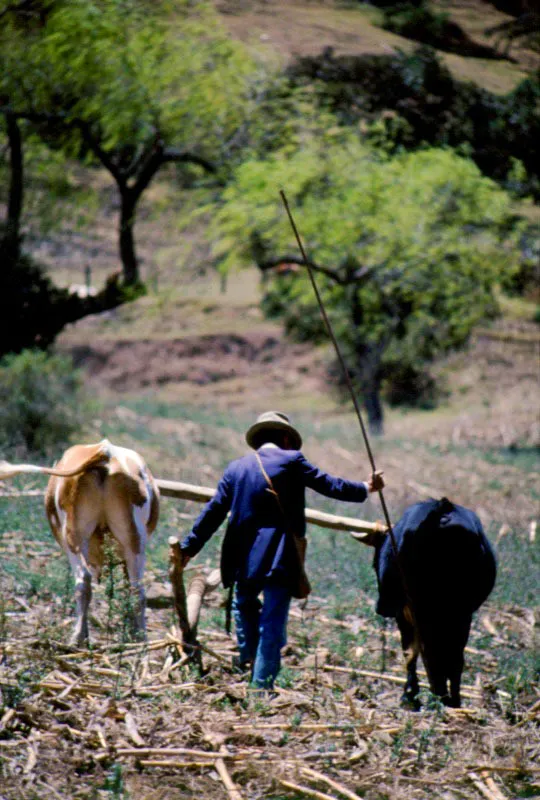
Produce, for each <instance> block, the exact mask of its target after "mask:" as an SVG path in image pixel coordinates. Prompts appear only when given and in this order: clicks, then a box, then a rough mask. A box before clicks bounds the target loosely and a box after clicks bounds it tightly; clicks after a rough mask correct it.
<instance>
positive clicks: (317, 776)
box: [300, 767, 361, 800]
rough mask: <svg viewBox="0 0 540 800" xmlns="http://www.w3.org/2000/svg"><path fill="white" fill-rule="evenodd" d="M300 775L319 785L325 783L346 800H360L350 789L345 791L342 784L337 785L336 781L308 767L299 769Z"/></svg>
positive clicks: (345, 788)
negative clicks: (319, 782) (318, 782)
mask: <svg viewBox="0 0 540 800" xmlns="http://www.w3.org/2000/svg"><path fill="white" fill-rule="evenodd" d="M300 772H301V773H302V775H305V776H306V778H311V779H312V780H316V781H321V783H326V785H327V786H329V787H330V788H331V789H334V790H335V791H336V792H338V794H342V795H343V796H344V797H347V798H348V800H361V798H360V797H359V796H358V795H357V794H355V793H354V792H351V790H350V789H347V787H346V786H343V784H342V783H338V782H337V781H335V780H333V779H332V778H329V777H328V776H327V775H324V774H323V773H322V772H317V770H314V769H310V768H309V767H302V768H301V769H300Z"/></svg>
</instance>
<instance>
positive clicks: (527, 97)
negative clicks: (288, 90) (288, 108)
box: [288, 46, 540, 197]
mask: <svg viewBox="0 0 540 800" xmlns="http://www.w3.org/2000/svg"><path fill="white" fill-rule="evenodd" d="M461 50H463V48H461ZM486 55H487V54H486ZM288 74H289V76H290V79H291V82H292V84H293V86H298V85H304V84H305V83H308V84H309V85H310V86H311V87H312V88H314V90H315V93H316V96H317V97H318V100H319V102H320V105H321V107H323V108H325V109H327V108H330V109H332V110H333V111H334V112H336V113H337V114H338V115H339V118H340V120H341V121H343V122H345V123H347V124H358V122H359V121H360V122H361V124H362V126H369V124H370V123H373V122H374V121H379V122H382V124H383V126H386V124H387V121H388V114H389V112H391V113H392V115H393V116H394V117H395V116H396V115H398V116H399V117H400V118H402V119H403V120H404V121H405V122H406V125H402V126H401V127H400V126H394V127H395V131H394V133H395V138H394V142H393V149H396V148H400V147H407V148H409V149H410V148H416V147H422V146H424V145H425V143H429V144H433V145H450V146H452V147H461V146H463V145H464V144H467V145H468V147H469V149H470V155H471V158H473V159H474V160H475V161H476V163H477V164H478V166H479V167H480V169H481V170H482V172H483V173H484V174H486V175H488V176H490V177H492V178H494V179H495V180H497V181H500V182H501V183H502V184H503V185H504V186H506V185H507V182H508V176H509V173H510V172H511V170H512V166H513V164H514V162H515V159H520V160H522V162H523V168H524V171H525V173H524V175H523V177H522V180H521V185H520V189H519V192H520V196H526V195H527V194H533V195H534V196H535V197H538V196H539V194H540V172H539V168H538V165H539V164H540V152H539V143H540V73H538V72H537V73H533V74H532V75H531V76H530V77H528V78H527V79H526V80H524V81H523V82H522V83H520V84H519V85H518V86H517V87H516V89H514V90H513V91H512V92H510V93H509V94H508V95H506V96H501V95H497V94H493V93H491V92H489V91H487V90H485V89H481V88H479V87H477V86H475V85H474V84H472V83H463V82H460V81H458V80H456V79H455V78H454V77H453V76H452V73H451V72H450V70H449V69H448V68H447V67H446V66H445V64H444V63H443V62H442V61H441V60H440V59H439V58H438V56H437V54H436V52H435V51H434V50H433V49H431V48H430V47H426V46H421V47H419V48H417V49H416V50H415V51H414V52H412V53H411V52H400V51H398V52H396V53H394V54H392V55H388V56H374V55H361V56H334V55H333V54H332V53H331V52H328V51H324V52H323V53H321V54H320V55H317V56H305V57H301V58H298V59H297V60H296V62H295V63H294V64H293V65H292V66H291V67H289V70H288ZM525 176H526V177H525ZM509 186H510V188H512V189H515V188H516V186H515V181H513V180H512V179H511V180H510V181H509Z"/></svg>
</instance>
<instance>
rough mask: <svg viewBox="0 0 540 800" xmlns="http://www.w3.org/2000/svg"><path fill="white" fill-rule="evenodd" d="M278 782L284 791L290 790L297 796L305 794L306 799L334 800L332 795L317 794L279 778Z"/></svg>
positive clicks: (308, 788) (307, 788) (315, 790)
mask: <svg viewBox="0 0 540 800" xmlns="http://www.w3.org/2000/svg"><path fill="white" fill-rule="evenodd" d="M278 781H279V783H281V785H282V786H284V787H285V788H286V789H290V790H291V791H292V792H296V793H297V794H305V795H306V797H314V798H315V800H336V798H335V797H333V796H332V795H330V794H325V793H324V792H319V791H318V790H317V789H310V787H309V786H301V785H300V784H299V783H292V782H291V781H284V780H282V779H281V778H278Z"/></svg>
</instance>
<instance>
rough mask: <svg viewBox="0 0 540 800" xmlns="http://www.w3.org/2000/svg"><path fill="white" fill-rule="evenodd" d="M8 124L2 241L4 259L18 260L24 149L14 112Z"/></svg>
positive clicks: (1, 251) (8, 117)
mask: <svg viewBox="0 0 540 800" xmlns="http://www.w3.org/2000/svg"><path fill="white" fill-rule="evenodd" d="M4 116H5V119H6V126H7V135H8V142H9V153H10V158H9V167H10V182H9V196H8V208H7V218H6V230H5V232H4V236H3V239H2V242H1V243H0V254H1V255H2V260H4V258H6V257H9V258H10V259H12V260H13V261H17V260H18V258H19V255H20V229H21V214H22V204H23V150H22V137H21V130H20V128H19V124H18V122H17V120H16V119H15V117H14V116H13V115H12V114H9V113H6V114H5V115H4Z"/></svg>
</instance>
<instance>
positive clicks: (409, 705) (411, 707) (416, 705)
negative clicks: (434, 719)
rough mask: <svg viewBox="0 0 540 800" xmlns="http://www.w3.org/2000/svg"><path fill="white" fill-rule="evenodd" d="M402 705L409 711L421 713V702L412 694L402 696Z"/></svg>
mask: <svg viewBox="0 0 540 800" xmlns="http://www.w3.org/2000/svg"><path fill="white" fill-rule="evenodd" d="M400 705H401V707H402V708H405V709H406V710H407V711H420V700H419V699H418V697H413V696H412V695H410V694H402V695H401V702H400Z"/></svg>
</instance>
